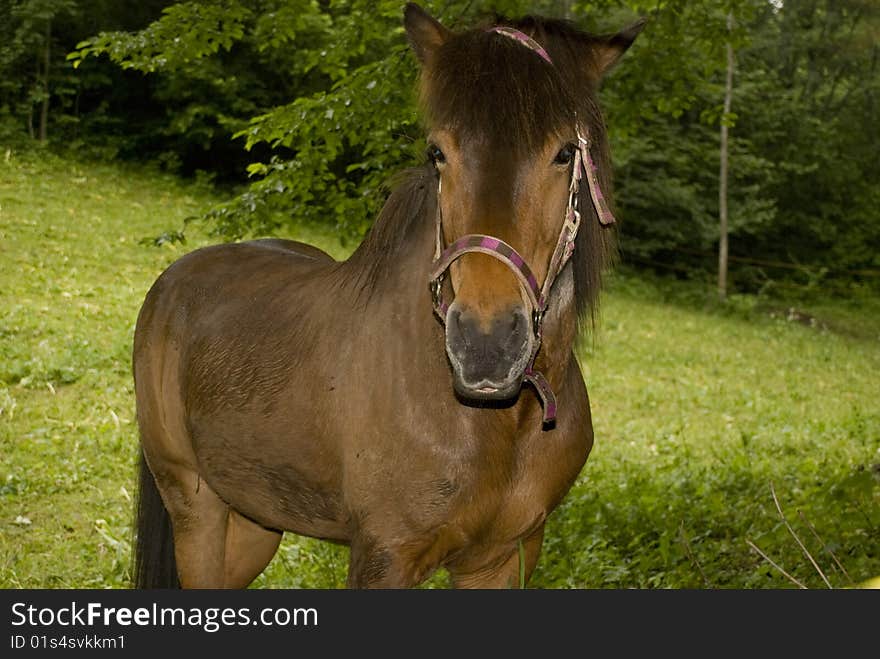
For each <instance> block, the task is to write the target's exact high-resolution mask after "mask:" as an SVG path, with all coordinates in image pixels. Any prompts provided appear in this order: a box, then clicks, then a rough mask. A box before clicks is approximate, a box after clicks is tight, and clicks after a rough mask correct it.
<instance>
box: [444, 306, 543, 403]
mask: <svg viewBox="0 0 880 659" xmlns="http://www.w3.org/2000/svg"><path fill="white" fill-rule="evenodd" d="M534 341H535V334H534V332H533V331H532V328H531V320H530V318H529V316H528V314H527V313H526V312H525V310H524V309H522V308H520V307H516V308H513V309H511V310H509V311H507V312H505V313H501V314H498V315H496V316H495V317H493V318H492V319H491V320H490V321H489V322H488V323H486V322H485V321H482V320H481V319H480V318H479V317H478V316H477V315H476V314H474V313H473V312H471V311H470V310H468V309H467V308H464V307H463V306H462V305H459V304H458V303H457V302H454V303H453V304H452V305H451V306H450V307H449V312H448V315H447V318H446V353H447V355H448V356H449V361H450V362H451V364H452V371H453V385H454V387H455V390H456V392H457V393H458V394H459V395H460V396H462V397H464V398H468V399H476V400H507V399H509V398H513V397H514V396H516V394H517V393H518V392H519V390H520V387H521V385H522V382H523V377H524V374H525V370H526V368H527V367H528V365H529V361H530V359H531V356H532V352H533V348H534Z"/></svg>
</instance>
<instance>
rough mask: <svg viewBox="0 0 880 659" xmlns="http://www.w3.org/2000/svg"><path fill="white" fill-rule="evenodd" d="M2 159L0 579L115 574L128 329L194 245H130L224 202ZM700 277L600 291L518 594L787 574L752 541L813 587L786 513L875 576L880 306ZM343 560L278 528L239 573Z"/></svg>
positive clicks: (323, 580)
mask: <svg viewBox="0 0 880 659" xmlns="http://www.w3.org/2000/svg"><path fill="white" fill-rule="evenodd" d="M3 155H4V154H2V153H0V587H5V588H32V587H38V588H62V587H65V588H105V587H110V588H118V587H125V586H126V585H127V579H128V574H129V554H130V545H129V527H128V525H129V518H130V512H131V496H132V494H133V487H134V470H133V465H134V460H135V456H136V453H137V432H136V427H135V424H134V401H133V387H132V378H131V370H130V349H131V340H132V331H133V325H134V321H135V318H136V315H137V312H138V309H139V307H140V304H141V301H142V300H143V296H144V294H145V292H146V290H147V289H148V287H149V286H150V284H151V283H152V281H153V280H154V279H155V277H156V276H157V275H158V274H159V273H160V272H161V270H162V269H163V268H164V267H165V266H166V265H167V264H169V263H170V262H171V261H172V260H174V259H175V258H177V257H179V256H180V255H181V254H182V253H183V252H184V251H188V250H190V249H193V248H195V247H197V246H198V245H201V244H204V243H206V242H208V241H209V239H208V238H207V237H206V235H205V234H204V232H200V230H198V229H197V228H196V229H193V230H190V231H189V234H188V235H189V242H188V243H187V244H185V245H168V244H166V245H164V246H163V247H159V248H156V247H146V246H143V245H141V244H139V240H140V239H141V238H144V237H150V236H155V235H157V234H158V233H159V232H161V231H163V230H166V229H177V228H179V227H180V226H181V224H182V222H183V220H184V218H185V217H187V216H190V215H197V214H199V213H200V212H202V211H204V210H205V209H206V208H207V207H209V206H210V205H211V204H213V203H215V202H216V201H217V199H216V198H214V197H213V196H212V194H211V192H210V191H208V190H207V189H205V188H204V187H200V186H187V185H184V184H182V183H180V182H178V181H176V180H174V179H172V178H169V177H165V176H162V175H159V174H156V173H154V172H150V171H145V170H138V169H128V168H123V167H120V166H115V165H101V164H88V165H85V164H76V163H73V162H69V161H64V160H58V159H56V158H54V157H51V156H49V155H45V156H40V155H21V154H14V153H7V154H6V157H5V159H4V158H3ZM293 237H295V238H298V239H304V240H307V241H309V242H316V243H319V244H320V245H321V246H322V247H324V248H325V249H330V250H331V251H332V252H333V253H334V254H335V255H338V256H341V255H343V254H344V250H343V249H342V248H341V247H340V246H339V245H337V244H335V243H334V242H333V241H332V239H330V238H329V237H327V236H322V235H318V234H314V233H310V232H307V231H303V232H300V233H299V234H297V235H295V236H293ZM702 290H703V289H702V288H700V287H698V286H696V285H694V284H681V283H674V282H668V281H660V280H652V279H647V280H645V279H643V278H637V277H635V276H634V275H632V274H622V275H618V276H616V277H615V278H614V280H613V281H612V283H611V286H610V287H609V291H608V293H607V294H606V296H605V298H604V306H603V310H602V316H601V324H600V329H599V331H598V332H597V333H596V334H595V335H594V336H592V337H590V338H587V339H586V340H585V341H584V346H583V348H582V349H581V356H582V364H583V370H584V375H585V378H586V380H587V383H588V386H589V389H590V395H591V399H592V409H593V416H594V425H595V430H596V445H595V448H594V450H593V454H592V455H591V457H590V459H589V461H588V463H587V466H586V467H585V469H584V471H583V473H582V474H581V476H580V478H579V480H578V482H577V484H576V485H575V487H574V488H573V489H572V491H571V492H570V493H569V495H568V497H567V498H566V500H565V502H564V504H563V505H562V506H561V507H560V508H559V509H558V510H557V511H556V513H554V514H553V516H552V517H551V518H550V521H549V524H548V530H547V539H546V542H545V546H544V553H543V555H542V558H541V561H540V563H539V566H538V569H537V571H536V573H535V575H534V577H533V579H532V582H531V585H532V586H533V587H545V588H557V587H565V588H584V587H586V588H606V587H639V588H650V587H661V588H680V587H684V588H700V587H720V588H777V587H794V583H793V582H792V581H790V580H789V579H788V578H787V577H784V576H782V574H781V573H780V572H779V571H778V570H777V569H776V568H774V567H772V566H771V565H770V564H769V562H768V561H767V560H765V559H763V558H761V557H760V556H759V555H758V554H757V553H756V552H755V551H754V550H753V549H752V548H750V547H749V545H748V544H747V543H748V542H751V543H753V544H754V545H755V546H756V547H758V548H759V549H760V550H761V551H763V552H764V553H765V554H766V555H767V557H769V558H770V559H772V560H773V561H775V562H776V563H777V564H778V565H779V566H780V567H782V568H784V569H785V570H786V571H787V572H788V573H789V574H790V575H791V576H792V577H793V578H795V579H798V580H800V581H801V582H802V583H803V584H804V585H806V586H808V587H811V588H813V587H824V585H825V584H824V581H823V579H822V577H821V576H820V574H819V570H817V569H816V568H815V567H814V566H813V565H812V564H811V562H810V559H809V558H808V557H807V556H806V553H805V552H804V551H802V550H801V548H800V547H799V546H798V544H797V542H796V540H795V538H794V537H793V535H792V533H791V532H790V531H789V530H788V528H787V527H786V524H785V521H786V520H787V521H788V522H789V523H790V524H791V527H792V530H793V531H794V532H795V534H796V535H797V536H798V538H800V539H801V540H802V541H803V543H804V544H805V546H806V548H807V551H808V552H809V554H810V556H812V557H813V559H814V560H815V561H816V563H817V564H818V566H819V568H821V570H822V571H823V573H824V574H826V575H827V578H828V580H829V581H830V583H831V584H832V585H833V586H835V587H844V586H848V585H851V584H853V583H859V582H861V581H863V580H866V579H868V578H871V577H874V576H877V575H880V505H878V504H880V404H878V393H880V377H878V372H880V304H878V302H877V301H876V300H871V299H868V298H866V299H862V300H856V301H841V300H822V301H821V302H817V303H816V304H815V309H819V310H821V313H822V314H823V315H822V316H820V317H819V318H818V320H817V322H815V323H813V324H812V325H813V326H811V325H810V324H809V323H808V324H804V323H803V322H797V321H798V320H803V318H804V316H803V315H798V314H791V313H788V312H786V311H784V309H786V308H787V307H786V304H785V303H782V302H777V301H772V300H770V301H768V300H764V299H758V298H749V297H740V298H736V299H734V300H732V301H731V302H730V303H729V304H726V305H720V304H717V303H712V302H709V301H707V298H706V296H705V295H704V294H703V293H702V292H701V291H702ZM770 307H778V308H779V309H783V311H782V312H776V313H773V314H770V313H768V312H767V308H770ZM800 311H801V312H802V313H807V314H808V313H810V308H809V306H807V307H803V308H801V309H800ZM814 312H815V313H817V314H818V313H819V312H818V311H815V310H814ZM825 317H828V318H833V321H834V322H833V323H824V322H822V319H823V318H825ZM771 484H772V487H773V488H774V491H775V494H776V496H777V498H778V502H779V505H780V507H781V510H782V512H783V513H784V515H785V520H783V518H782V516H781V515H780V512H779V511H778V510H777V508H776V505H775V503H774V499H773V495H772V493H771ZM820 539H821V540H820ZM346 562H347V550H346V549H345V548H343V547H338V546H333V545H330V544H327V543H322V542H319V541H314V540H309V539H300V538H296V537H290V536H289V537H287V538H286V539H285V541H284V543H283V544H282V548H281V550H280V551H279V553H278V555H277V556H276V559H275V560H274V561H273V562H272V564H271V565H270V566H269V568H268V569H267V571H266V572H265V573H264V574H263V575H262V576H261V577H260V578H259V579H258V580H257V581H256V582H255V584H254V585H255V586H258V587H274V588H285V587H324V588H333V587H340V586H342V585H344V581H345V569H346ZM444 584H445V578H444V576H443V575H442V574H441V575H438V576H436V577H435V578H434V579H432V581H431V582H430V584H429V585H430V586H442V585H444Z"/></svg>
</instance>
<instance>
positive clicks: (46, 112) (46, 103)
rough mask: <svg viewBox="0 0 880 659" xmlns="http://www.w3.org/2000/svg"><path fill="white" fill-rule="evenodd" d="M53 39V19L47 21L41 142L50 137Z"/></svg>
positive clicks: (41, 109) (44, 47) (44, 46)
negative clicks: (50, 66)
mask: <svg viewBox="0 0 880 659" xmlns="http://www.w3.org/2000/svg"><path fill="white" fill-rule="evenodd" d="M51 41H52V21H51V20H47V21H46V41H45V43H44V44H43V103H42V106H41V107H40V142H45V141H46V138H47V137H48V133H49V130H48V123H49V46H50V44H51Z"/></svg>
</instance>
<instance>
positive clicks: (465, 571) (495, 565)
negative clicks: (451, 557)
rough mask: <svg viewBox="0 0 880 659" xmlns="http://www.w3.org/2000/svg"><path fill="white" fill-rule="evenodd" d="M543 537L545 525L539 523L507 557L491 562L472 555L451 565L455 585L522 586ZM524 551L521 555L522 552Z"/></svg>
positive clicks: (450, 570) (481, 586)
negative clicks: (476, 558) (469, 558)
mask: <svg viewBox="0 0 880 659" xmlns="http://www.w3.org/2000/svg"><path fill="white" fill-rule="evenodd" d="M543 541H544V525H543V524H542V525H541V526H539V527H538V528H537V529H536V530H535V531H533V532H532V533H531V535H529V536H528V537H527V538H525V539H523V540H522V549H521V550H520V547H519V545H517V547H516V549H515V550H514V551H513V552H512V553H511V554H509V555H508V556H506V557H501V559H497V560H495V561H490V562H489V563H488V564H486V563H484V564H480V562H479V561H478V560H475V559H471V560H467V561H463V562H460V563H457V564H455V565H450V566H449V574H450V576H451V577H452V584H453V586H454V587H455V588H519V587H520V583H521V582H522V583H526V584H527V583H528V582H529V578H530V577H531V576H532V572H533V571H534V569H535V565H537V563H538V556H539V555H540V553H541V543H542V542H543ZM520 551H522V557H521V554H520Z"/></svg>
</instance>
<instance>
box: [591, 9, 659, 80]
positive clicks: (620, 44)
mask: <svg viewBox="0 0 880 659" xmlns="http://www.w3.org/2000/svg"><path fill="white" fill-rule="evenodd" d="M647 22H648V19H647V18H644V17H643V18H640V19H639V20H637V21H636V22H635V23H633V24H632V25H628V26H626V27H625V28H623V29H622V30H621V31H620V32H618V33H617V34H613V35H611V36H610V37H600V38H599V39H598V40H597V41H595V42H594V43H593V49H594V52H595V53H596V67H597V69H598V71H597V73H598V74H599V77H602V76H603V75H605V74H606V73H608V71H610V70H611V68H612V67H613V66H614V65H615V64H617V62H618V61H619V60H620V58H621V57H622V56H623V54H624V53H625V52H626V51H627V50H628V49H629V47H630V46H632V44H633V41H635V40H636V37H637V36H639V33H640V32H641V31H642V28H644V27H645V23H647Z"/></svg>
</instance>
